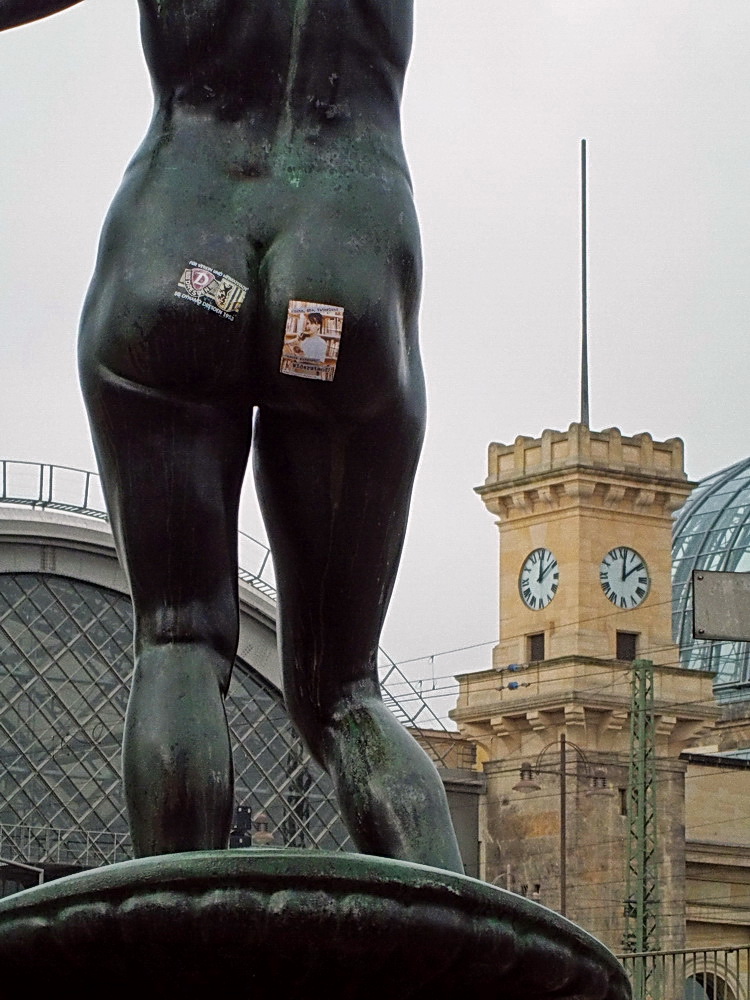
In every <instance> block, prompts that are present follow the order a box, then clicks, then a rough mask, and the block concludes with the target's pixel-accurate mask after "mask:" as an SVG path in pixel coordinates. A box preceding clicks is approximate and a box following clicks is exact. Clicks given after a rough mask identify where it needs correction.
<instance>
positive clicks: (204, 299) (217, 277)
mask: <svg viewBox="0 0 750 1000" xmlns="http://www.w3.org/2000/svg"><path fill="white" fill-rule="evenodd" d="M174 294H175V297H176V298H178V299H187V300H188V301H190V302H194V303H195V304H196V305H197V306H202V307H203V308H204V309H207V310H208V311H209V312H213V313H216V314H217V315H219V316H223V317H224V319H228V320H229V321H230V322H232V323H233V322H234V318H235V316H236V315H237V313H238V312H239V311H240V307H241V306H242V303H243V302H244V301H245V296H246V295H247V285H243V284H241V283H240V282H239V281H237V280H236V278H230V277H229V275H228V274H224V272H223V271H217V270H216V268H214V267H208V266H207V265H206V264H199V263H198V262H197V261H194V260H190V261H188V266H187V267H186V268H185V270H184V271H183V272H182V277H181V278H180V280H179V281H178V283H177V291H176V292H175V293H174Z"/></svg>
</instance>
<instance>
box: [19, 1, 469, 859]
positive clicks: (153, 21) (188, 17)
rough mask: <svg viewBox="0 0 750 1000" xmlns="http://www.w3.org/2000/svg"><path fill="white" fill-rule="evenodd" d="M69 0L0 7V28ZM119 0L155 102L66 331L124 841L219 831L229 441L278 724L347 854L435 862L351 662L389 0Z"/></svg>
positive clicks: (414, 423) (376, 613)
mask: <svg viewBox="0 0 750 1000" xmlns="http://www.w3.org/2000/svg"><path fill="white" fill-rule="evenodd" d="M80 2H83V0H0V29H5V28H12V27H15V26H18V25H22V24H27V23H29V22H32V21H34V20H37V19H39V18H41V17H44V16H46V15H49V14H54V13H56V12H58V11H62V10H63V9H65V8H68V7H72V6H74V5H75V4H77V3H80ZM87 2H89V3H95V2H96V0H87ZM138 3H139V7H140V15H141V23H142V37H143V45H144V50H145V54H146V59H147V62H148V66H149V68H150V72H151V75H152V78H153V88H154V94H155V110H154V115H153V118H152V120H151V123H150V125H149V128H148V132H147V134H146V137H145V139H144V140H143V143H142V144H141V146H140V148H139V149H138V151H137V153H136V154H135V157H134V158H133V160H132V162H131V163H130V165H129V166H128V168H127V171H126V173H125V176H124V179H123V182H122V186H121V188H120V191H119V193H118V194H117V196H116V198H115V201H114V204H113V205H112V208H111V210H110V212H109V215H108V218H107V220H106V223H105V226H104V231H103V235H102V238H101V244H100V249H99V255H98V259H97V263H96V269H95V273H94V276H93V279H92V282H91V286H90V289H89V293H88V297H87V299H86V304H85V307H84V311H83V317H82V321H81V330H80V348H79V357H80V373H81V383H82V387H83V393H84V396H85V401H86V405H87V408H88V413H89V418H90V422H91V428H92V434H93V439H94V444H95V449H96V454H97V459H98V463H99V468H100V472H101V476H102V481H103V484H104V488H105V491H106V497H107V504H108V508H109V513H110V518H111V524H112V528H113V531H114V535H115V539H116V543H117V547H118V552H119V554H120V558H121V560H122V563H123V566H124V567H125V570H126V572H127V576H128V580H129V583H130V588H131V593H132V599H133V606H134V613H135V659H136V666H135V674H134V680H133V688H132V692H131V696H130V702H129V707H128V712H127V718H126V725H125V737H124V747H123V761H124V780H125V791H126V798H127V804H128V812H129V817H130V825H131V832H132V836H133V843H134V848H135V853H136V855H138V856H140V857H143V856H146V855H153V854H164V853H172V852H183V851H191V850H211V849H221V848H223V847H226V845H227V843H228V836H229V830H230V825H231V822H232V816H233V801H232V798H233V788H232V760H231V752H230V744H229V735H228V730H227V723H226V718H225V712H224V696H225V694H226V691H227V687H228V685H229V680H230V674H231V670H232V664H233V660H234V657H235V654H236V649H237V641H238V595H237V583H236V581H237V576H236V571H237V551H236V546H237V517H238V502H239V495H240V487H241V483H242V480H243V475H244V472H245V467H246V463H247V460H248V455H249V452H250V445H251V439H252V440H253V443H254V470H255V477H256V485H257V491H258V495H259V498H260V502H261V505H262V509H263V514H264V518H265V522H266V525H267V530H268V535H269V539H270V543H271V548H272V552H273V557H274V562H275V566H276V574H277V582H278V602H279V618H278V631H279V636H280V651H281V659H282V665H283V673H284V685H285V698H286V704H287V707H288V710H289V712H290V714H291V717H292V719H293V721H294V722H295V724H296V726H297V727H298V729H299V731H300V733H301V734H302V737H303V739H304V740H305V742H306V744H307V746H308V747H309V749H310V751H311V753H312V754H313V755H314V757H315V758H316V759H317V760H318V761H319V762H320V763H321V765H322V766H323V767H324V768H325V769H326V770H327V771H328V772H329V774H330V775H331V777H332V779H333V781H334V784H335V787H336V790H337V793H338V797H339V801H340V805H341V810H342V814H343V817H344V819H345V822H346V824H347V826H348V828H349V830H350V832H351V834H352V836H353V839H354V841H355V844H356V845H357V848H358V850H360V851H362V852H364V853H368V854H376V855H382V856H384V857H390V858H398V859H401V860H405V861H412V862H417V863H422V864H427V865H432V866H435V867H438V868H444V869H449V870H452V871H461V870H462V865H461V860H460V856H459V853H458V847H457V844H456V839H455V835H454V833H453V829H452V825H451V822H450V817H449V813H448V809H447V803H446V798H445V793H444V791H443V788H442V784H441V782H440V779H439V777H438V775H437V772H436V771H435V768H434V767H433V765H432V763H431V762H430V761H429V759H428V758H427V756H426V755H425V754H424V753H423V751H422V750H421V749H420V748H419V746H418V745H417V744H416V742H415V741H414V740H413V739H412V737H411V736H410V735H409V734H408V733H407V732H406V731H405V730H404V729H403V728H402V727H401V726H400V724H399V723H398V722H397V721H396V720H395V718H394V717H393V716H392V715H391V713H390V712H389V711H388V710H387V709H386V708H385V707H384V705H383V703H382V700H381V697H380V691H379V686H378V678H377V665H376V661H377V649H378V640H379V636H380V631H381V628H382V623H383V618H384V615H385V612H386V608H387V606H388V602H389V599H390V596H391V591H392V587H393V582H394V577H395V573H396V568H397V565H398V561H399V557H400V553H401V548H402V543H403V538H404V530H405V526H406V519H407V512H408V506H409V500H410V495H411V490H412V482H413V477H414V472H415V468H416V464H417V460H418V456H419V451H420V447H421V442H422V436H423V428H424V417H425V400H424V386H423V377H422V368H421V363H420V357H419V350H418V345H417V313H418V305H419V294H420V277H421V274H420V269H421V261H420V245H419V233H418V227H417V219H416V215H415V210H414V205H413V200H412V190H411V184H410V179H409V173H408V168H407V164H406V160H405V156H404V152H403V148H402V142H401V134H400V117H399V105H400V98H401V91H402V85H403V78H404V72H405V67H406V64H407V60H408V56H409V50H410V43H411V31H412V0H179V2H178V0H138Z"/></svg>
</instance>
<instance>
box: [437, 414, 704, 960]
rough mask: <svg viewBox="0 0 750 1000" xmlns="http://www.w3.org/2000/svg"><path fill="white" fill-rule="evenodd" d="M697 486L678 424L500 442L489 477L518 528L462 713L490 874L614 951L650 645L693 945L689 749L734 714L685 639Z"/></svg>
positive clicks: (656, 750)
mask: <svg viewBox="0 0 750 1000" xmlns="http://www.w3.org/2000/svg"><path fill="white" fill-rule="evenodd" d="M693 485H694V484H693V483H691V482H689V481H688V479H687V476H686V475H685V470H684V456H683V445H682V441H681V440H679V439H678V438H670V439H669V440H667V441H654V439H653V438H652V436H651V435H650V434H637V435H635V436H634V437H626V436H624V435H623V434H621V433H620V431H619V430H617V428H614V427H613V428H609V429H607V430H603V431H592V430H591V429H590V428H589V427H588V426H586V424H583V423H574V424H572V425H571V426H570V427H569V428H568V430H567V431H553V430H546V431H544V433H543V434H542V435H541V437H539V438H530V437H518V438H516V440H515V442H514V443H513V444H510V445H505V444H491V445H490V447H489V469H488V475H487V479H486V480H485V482H484V484H483V485H482V486H480V487H479V488H478V489H477V492H478V493H479V495H480V497H481V498H482V500H483V501H484V503H485V504H486V506H487V507H488V509H489V510H490V511H491V512H492V513H493V514H494V515H495V517H496V518H497V523H498V528H499V531H500V630H499V642H498V644H497V646H496V647H495V648H494V650H493V659H492V666H491V668H490V669H487V670H484V671H479V672H475V673H469V674H463V675H460V676H459V677H458V681H459V696H458V701H457V704H456V707H455V709H454V710H453V711H452V712H451V718H452V719H453V720H454V721H455V722H456V724H457V726H458V729H459V731H460V734H461V736H462V737H463V739H465V740H467V741H468V742H469V743H471V744H473V746H474V747H475V749H476V756H477V765H478V768H479V769H481V771H482V773H483V778H484V781H485V782H486V786H485V787H486V791H485V794H484V795H483V797H482V799H481V803H480V809H479V820H480V822H479V841H480V845H481V847H480V875H481V877H482V878H485V879H487V880H488V881H491V882H495V883H496V884H498V885H502V886H504V887H507V888H510V889H513V890H514V891H516V892H521V893H526V894H528V895H531V896H532V897H533V898H536V899H539V900H540V901H541V902H542V903H544V904H545V905H546V906H551V907H554V908H558V909H560V911H561V912H563V913H565V914H566V915H567V916H569V917H571V918H572V919H573V920H575V921H576V922H577V923H580V924H581V925H582V926H583V927H586V928H587V929H588V930H590V931H592V932H593V933H594V934H595V935H596V936H597V937H599V938H601V940H603V941H604V942H605V943H607V944H608V945H609V946H610V947H612V948H618V947H621V945H622V941H623V936H624V934H625V931H626V927H625V916H624V914H625V909H624V900H625V897H626V892H627V891H628V890H627V884H626V883H627V880H626V872H627V871H628V870H629V868H628V864H629V854H628V851H629V849H630V848H629V844H630V840H629V836H630V827H629V825H628V824H629V822H630V821H629V817H628V802H629V796H628V788H629V787H630V785H631V766H632V763H633V759H634V746H635V744H634V740H633V738H632V737H631V731H635V730H633V725H634V720H635V721H637V719H638V718H639V717H640V715H639V713H640V712H641V709H640V708H636V709H635V710H634V707H633V706H634V704H636V701H635V694H634V692H635V684H634V678H635V679H636V680H637V679H638V677H640V676H641V673H640V670H639V671H637V672H635V673H634V671H633V667H632V661H633V660H635V659H646V660H651V661H652V662H653V664H654V666H653V668H652V669H651V672H650V676H651V677H652V679H653V688H652V689H651V690H652V692H653V710H652V711H651V710H649V711H650V712H651V715H650V718H651V723H650V724H652V725H653V741H652V744H650V749H649V760H650V761H652V762H653V769H655V771H654V770H653V769H652V772H653V773H655V775H656V777H655V784H654V786H653V787H655V788H656V798H657V800H658V802H657V806H656V808H655V810H654V813H653V815H655V816H656V819H655V820H653V822H652V828H653V830H654V831H658V844H659V846H658V849H657V850H656V852H655V855H654V857H655V862H654V863H655V864H656V865H657V867H658V870H659V872H660V877H663V878H662V882H661V884H660V890H661V901H660V907H661V910H660V920H661V931H660V935H661V947H665V948H682V947H684V944H685V919H684V911H685V899H684V872H685V865H686V853H685V851H686V848H685V836H684V822H685V806H684V803H685V771H686V764H685V762H684V760H682V759H681V756H680V755H681V754H682V752H683V751H684V750H686V749H689V748H694V747H696V746H704V745H706V744H707V743H709V742H710V740H711V738H712V734H713V732H714V727H715V723H716V719H717V718H718V715H719V709H718V707H717V705H716V704H715V702H714V699H713V691H712V677H711V675H710V674H708V673H705V672H700V671H694V670H685V669H682V668H681V667H680V665H679V655H678V647H677V646H676V645H675V644H674V643H673V641H672V580H671V553H672V514H673V512H674V511H675V510H676V509H677V508H678V507H680V506H681V505H682V504H683V503H684V501H685V499H686V498H687V496H688V494H689V493H690V492H691V489H692V487H693ZM638 704H640V702H639V703H638ZM643 753H645V751H643ZM653 773H652V776H653ZM653 815H652V819H653ZM670 873H673V874H674V878H671V877H670Z"/></svg>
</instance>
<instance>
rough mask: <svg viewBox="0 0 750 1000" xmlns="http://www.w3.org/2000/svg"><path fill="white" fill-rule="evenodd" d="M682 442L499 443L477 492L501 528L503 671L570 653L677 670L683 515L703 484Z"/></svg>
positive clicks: (585, 435)
mask: <svg viewBox="0 0 750 1000" xmlns="http://www.w3.org/2000/svg"><path fill="white" fill-rule="evenodd" d="M683 461H684V460H683V445H682V441H681V440H680V439H679V438H670V439H669V440H668V441H654V440H653V438H652V437H651V435H650V434H637V435H636V436H635V437H624V436H623V435H622V434H621V433H620V431H619V430H617V428H614V427H613V428H609V429H608V430H604V431H599V432H595V431H591V430H590V429H589V428H588V427H586V426H585V425H584V424H572V425H571V426H570V428H569V429H568V430H567V431H552V430H546V431H544V433H543V434H542V436H541V438H536V439H535V438H529V437H518V438H516V441H515V443H514V444H512V445H504V444H491V445H490V447H489V470H488V476H487V479H486V480H485V482H484V485H482V486H480V487H478V488H477V493H479V495H480V496H481V498H482V500H483V501H484V503H485V504H486V505H487V507H488V509H489V510H490V511H491V512H492V513H493V514H495V515H496V516H497V517H498V519H499V520H498V527H499V529H500V641H499V643H498V645H497V646H496V647H495V650H494V655H493V666H494V667H495V668H496V669H502V668H504V667H507V666H508V665H509V664H511V663H528V662H533V661H541V660H551V659H557V658H560V657H569V656H585V657H596V658H597V659H609V660H613V659H614V660H632V659H635V658H636V657H637V656H642V657H646V658H648V659H650V660H653V661H654V663H656V664H672V665H676V664H677V649H676V647H675V646H674V645H673V643H672V620H671V619H672V615H671V611H672V582H671V534H672V513H673V512H674V511H675V510H676V509H677V508H678V507H680V506H681V505H682V504H683V503H684V501H685V499H686V498H687V496H688V495H689V493H690V491H691V490H692V488H693V486H694V484H693V483H691V482H689V481H688V479H687V476H686V475H685V471H684V464H683Z"/></svg>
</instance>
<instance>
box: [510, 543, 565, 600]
mask: <svg viewBox="0 0 750 1000" xmlns="http://www.w3.org/2000/svg"><path fill="white" fill-rule="evenodd" d="M559 580H560V570H559V567H558V565H557V559H555V557H554V556H553V555H552V553H551V552H550V550H549V549H534V551H533V552H530V553H529V554H528V555H527V556H526V559H525V560H524V563H523V566H522V567H521V573H520V575H519V577H518V590H519V593H520V594H521V600H522V601H523V603H524V604H525V605H526V606H527V607H528V608H531V610H532V611H541V609H542V608H546V607H547V605H548V604H549V602H550V601H551V600H552V598H553V597H554V596H555V594H556V593H557V585H558V582H559Z"/></svg>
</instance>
